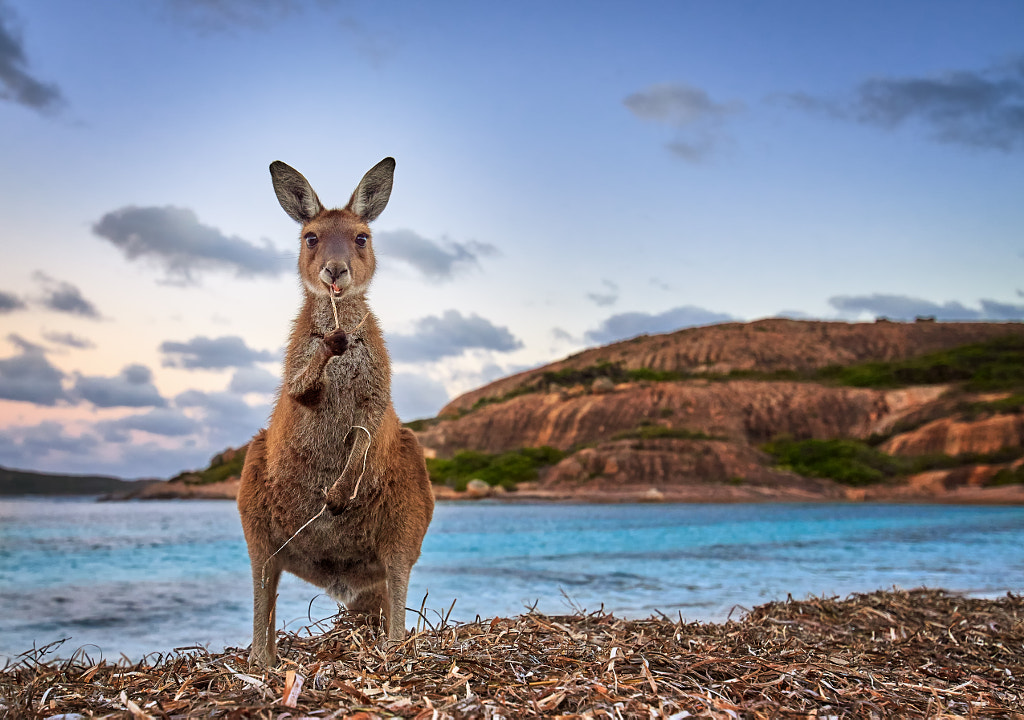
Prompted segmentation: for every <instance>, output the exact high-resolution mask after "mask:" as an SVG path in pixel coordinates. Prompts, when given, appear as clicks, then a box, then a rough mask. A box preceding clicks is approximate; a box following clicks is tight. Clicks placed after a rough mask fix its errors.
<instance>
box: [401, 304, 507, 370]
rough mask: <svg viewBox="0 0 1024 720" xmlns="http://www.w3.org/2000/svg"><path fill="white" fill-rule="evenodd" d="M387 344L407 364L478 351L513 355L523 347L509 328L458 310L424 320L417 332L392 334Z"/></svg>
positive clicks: (417, 327)
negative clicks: (466, 314) (510, 352)
mask: <svg viewBox="0 0 1024 720" xmlns="http://www.w3.org/2000/svg"><path fill="white" fill-rule="evenodd" d="M387 341H388V348H389V349H390V350H391V354H392V355H393V356H394V358H395V359H396V360H399V361H404V362H416V361H423V360H426V361H431V360H439V359H441V358H443V357H452V356H456V355H461V354H462V353H463V351H465V350H474V349H479V350H496V351H498V352H509V351H511V350H518V349H519V348H521V347H522V346H523V343H522V341H521V340H519V339H518V338H516V337H515V336H514V335H513V334H512V333H511V332H509V330H508V328H506V327H499V326H497V325H494V324H493V323H492V322H491V321H490V320H487V319H485V318H482V317H480V316H479V315H477V314H475V313H473V314H471V315H469V316H468V317H467V316H464V315H462V313H460V312H459V311H458V310H446V311H445V313H444V314H443V315H441V316H440V317H438V316H436V315H431V316H428V317H425V318H420V319H419V320H417V321H416V330H415V332H413V333H410V334H407V335H405V334H392V335H388V337H387Z"/></svg>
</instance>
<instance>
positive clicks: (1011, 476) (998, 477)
mask: <svg viewBox="0 0 1024 720" xmlns="http://www.w3.org/2000/svg"><path fill="white" fill-rule="evenodd" d="M989 485H1024V465H1020V466H1018V467H1016V468H1014V469H1013V470H1011V469H1009V468H1003V469H1002V470H1000V471H999V472H997V473H996V474H995V477H993V478H992V480H990V481H989Z"/></svg>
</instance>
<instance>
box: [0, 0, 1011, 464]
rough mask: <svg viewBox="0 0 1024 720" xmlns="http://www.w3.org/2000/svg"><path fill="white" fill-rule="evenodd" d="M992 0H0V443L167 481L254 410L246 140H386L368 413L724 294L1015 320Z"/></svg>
mask: <svg viewBox="0 0 1024 720" xmlns="http://www.w3.org/2000/svg"><path fill="white" fill-rule="evenodd" d="M1022 27H1024V5H1021V4H1020V3H1019V2H1015V1H1014V2H1011V1H1007V2H935V1H929V2H900V3H884V2H863V3H857V4H840V3H821V2H810V1H808V2H798V1H793V2H779V3H741V2H716V3H708V2H666V3H653V2H651V3H645V2H640V3H628V4H627V3H598V2H588V3H576V2H559V3H541V2H537V3H531V2H523V3H507V4H498V3H470V2H466V3H456V2H444V3H430V4H426V3H398V2H373V3H369V2H366V3H363V2H329V1H328V0H309V1H308V2H303V1H302V0H263V1H262V2H260V1H256V0H250V1H248V2H242V1H241V0H152V1H151V2H145V3H138V2H129V1H127V0H94V1H93V2H89V3H80V2H75V1H72V0H67V1H58V0H31V1H30V0H0V144H2V145H0V146H2V149H3V162H2V163H0V233H2V253H3V254H2V262H0V323H2V330H3V332H0V465H4V466H8V467H11V466H13V467H23V468H33V469H43V470H54V471H57V470H59V471H80V472H109V473H114V474H118V475H122V476H127V477H138V476H166V475H169V474H172V473H175V472H177V471H179V470H181V469H185V468H189V467H197V466H201V465H204V464H205V463H206V461H207V460H208V458H209V457H210V456H211V455H212V454H214V453H215V452H218V451H219V450H221V449H223V448H224V447H226V446H227V445H237V444H240V443H242V442H244V441H245V440H246V439H247V438H248V437H249V436H250V435H251V434H252V432H253V431H254V430H255V429H256V428H257V427H258V426H259V425H261V424H262V423H264V422H265V420H266V417H267V415H268V413H269V407H270V403H271V402H272V398H273V395H272V393H273V390H274V385H275V382H276V381H275V377H276V375H277V374H278V372H279V370H280V357H281V355H280V354H281V351H282V348H283V345H284V342H285V338H286V335H287V331H288V327H289V323H290V321H291V318H292V317H293V316H294V313H295V311H296V309H297V307H298V302H299V297H300V294H299V286H298V282H297V280H296V278H295V272H294V262H295V257H296V252H297V247H298V229H297V227H296V226H295V225H294V223H293V222H292V221H291V220H290V219H289V218H288V217H287V216H286V215H285V214H284V212H283V211H282V210H281V209H280V207H279V206H278V204H277V202H276V199H275V197H274V194H273V191H272V189H271V184H270V177H269V173H268V171H267V166H268V165H269V163H270V162H271V161H273V160H283V161H285V162H287V163H289V164H290V165H292V166H294V167H296V168H297V169H299V170H300V171H301V172H302V173H303V174H305V175H306V177H307V178H309V180H310V182H311V183H312V184H313V187H314V188H315V189H316V190H317V192H318V193H319V195H320V197H321V199H323V200H324V202H325V203H326V204H328V205H343V204H344V203H345V201H346V200H347V198H348V195H349V193H350V192H351V190H352V189H353V187H354V186H355V184H356V182H358V180H359V178H360V177H361V176H362V174H363V173H364V172H365V171H366V170H367V169H369V168H370V167H371V166H372V165H373V164H375V163H376V162H377V161H379V160H380V159H381V158H383V157H385V156H388V155H391V156H394V157H395V158H396V159H397V161H398V167H397V171H396V176H395V188H394V192H393V194H392V198H391V203H390V205H389V206H388V208H387V210H385V212H384V214H383V215H382V216H381V218H380V219H379V220H378V221H377V222H376V223H375V226H374V230H375V234H374V244H375V247H376V252H377V254H378V258H379V265H378V273H377V278H376V279H375V281H374V285H373V287H372V289H371V295H370V300H371V303H372V304H373V306H374V308H375V310H376V311H377V314H378V315H379V316H380V318H381V322H382V324H383V326H384V328H385V330H386V333H387V337H388V341H389V346H390V347H391V349H392V354H393V361H394V370H395V383H394V394H395V403H396V407H397V408H398V410H399V413H400V415H402V417H404V418H405V419H412V418H415V417H422V416H429V415H433V414H434V413H436V411H437V410H438V409H439V408H440V407H441V405H443V404H444V402H445V401H446V400H447V399H448V398H451V397H454V396H455V395H457V394H459V393H461V392H463V391H465V390H468V389H471V388H473V387H476V386H478V385H479V384H481V383H483V382H486V381H488V380H491V379H494V378H496V377H499V376H502V375H504V374H507V373H510V372H514V371H517V370H520V369H522V368H525V367H530V366H534V365H537V364H540V363H544V362H548V361H551V360H555V359H558V358H560V357H563V356H565V355H567V354H569V353H572V352H576V351H578V350H580V349H581V348H583V347H587V346H590V345H594V344H602V343H606V342H611V341H613V340H616V339H621V338H625V337H629V336H632V335H636V334H639V333H642V332H663V331H668V330H673V329H676V328H679V327H685V326H688V325H699V324H707V323H711V322H719V321H724V320H733V319H735V320H752V319H756V318H761V317H768V316H773V315H779V314H784V315H788V316H791V317H810V318H828V319H842V320H851V321H853V320H870V319H873V318H874V317H875V316H876V315H886V316H889V317H893V318H913V317H914V316H915V315H918V314H926V315H937V316H939V317H940V318H945V319H965V320H976V319H986V318H987V319H996V320H1008V319H1021V318H1024V201H1022V198H1024V36H1022V35H1021V32H1020V29H1021V28H1022Z"/></svg>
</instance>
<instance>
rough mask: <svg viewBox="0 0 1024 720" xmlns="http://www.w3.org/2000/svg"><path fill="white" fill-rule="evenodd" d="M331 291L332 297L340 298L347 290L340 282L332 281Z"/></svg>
mask: <svg viewBox="0 0 1024 720" xmlns="http://www.w3.org/2000/svg"><path fill="white" fill-rule="evenodd" d="M330 292H331V296H332V297H336V298H340V297H341V296H342V294H344V292H345V288H343V287H339V285H338V283H332V284H331V285H330Z"/></svg>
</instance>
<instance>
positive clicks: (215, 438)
mask: <svg viewBox="0 0 1024 720" xmlns="http://www.w3.org/2000/svg"><path fill="white" fill-rule="evenodd" d="M174 405H175V406H176V407H178V408H191V409H193V410H194V411H195V412H197V413H198V414H199V415H200V416H201V418H200V419H201V422H202V423H203V432H204V434H205V440H206V441H207V443H208V444H209V445H210V446H211V447H215V448H216V447H220V448H224V447H227V446H228V445H232V446H234V445H240V444H241V443H244V442H247V441H248V440H249V438H251V437H252V436H253V435H254V434H255V433H256V431H257V430H259V429H260V428H261V427H264V426H266V424H267V418H268V417H269V416H270V405H269V404H260V405H249V404H248V403H247V402H245V401H244V400H243V399H242V398H241V397H239V396H238V395H236V394H235V393H230V392H203V391H201V390H186V391H185V392H183V393H180V394H179V395H177V396H175V398H174Z"/></svg>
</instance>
